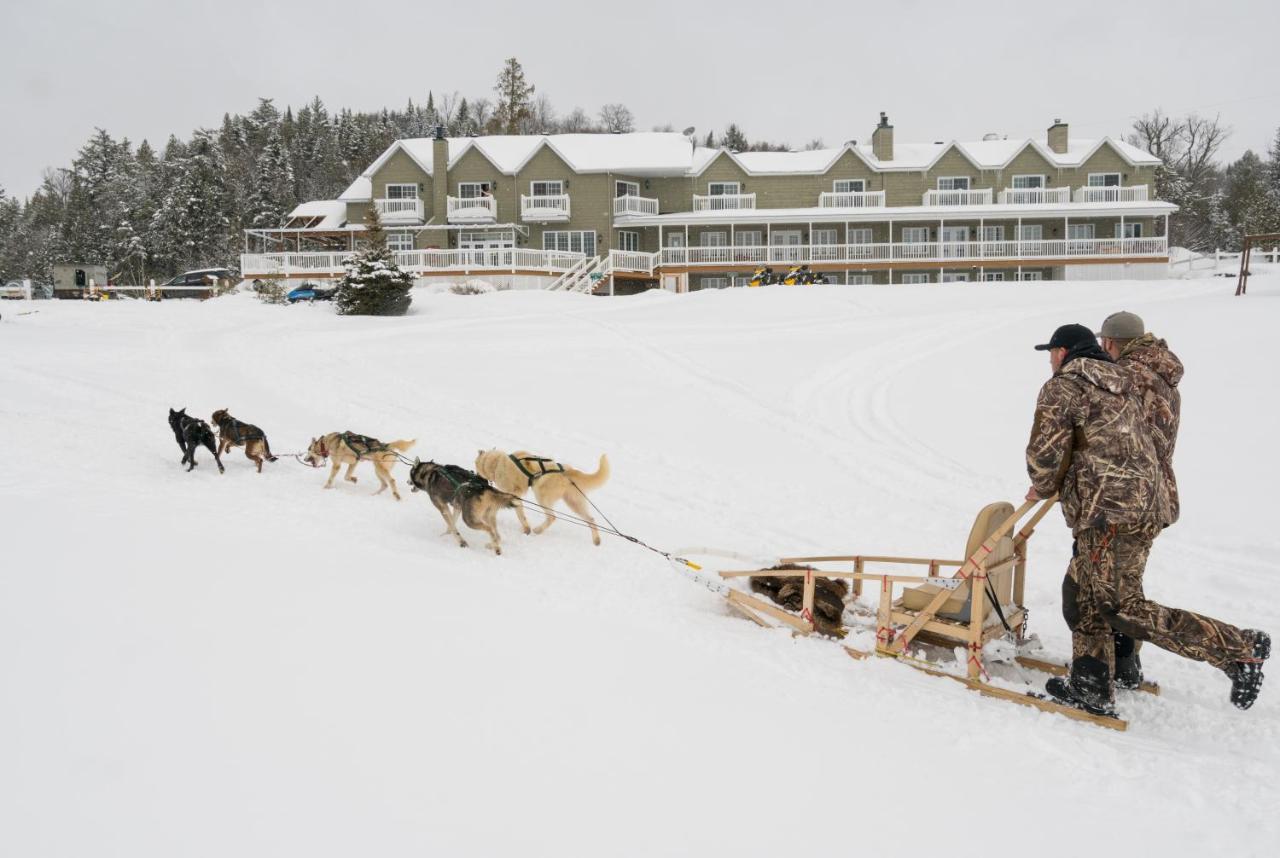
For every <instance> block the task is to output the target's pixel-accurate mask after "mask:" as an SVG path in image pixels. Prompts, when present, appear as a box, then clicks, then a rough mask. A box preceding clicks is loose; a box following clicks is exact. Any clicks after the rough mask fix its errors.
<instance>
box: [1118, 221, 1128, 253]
mask: <svg viewBox="0 0 1280 858" xmlns="http://www.w3.org/2000/svg"><path fill="white" fill-rule="evenodd" d="M1126 238H1128V236H1127V235H1125V234H1124V215H1123V214H1121V215H1120V249H1121V250H1122V251H1123V250H1124V240H1125V239H1126Z"/></svg>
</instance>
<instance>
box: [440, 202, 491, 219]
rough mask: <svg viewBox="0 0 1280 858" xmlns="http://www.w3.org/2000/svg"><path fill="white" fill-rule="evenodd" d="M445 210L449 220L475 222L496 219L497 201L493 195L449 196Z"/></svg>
mask: <svg viewBox="0 0 1280 858" xmlns="http://www.w3.org/2000/svg"><path fill="white" fill-rule="evenodd" d="M446 211H447V213H448V214H447V216H448V218H449V220H450V221H457V222H460V223H477V222H482V221H493V220H497V219H498V201H497V200H496V199H494V198H493V197H449V198H448V199H447V200H446Z"/></svg>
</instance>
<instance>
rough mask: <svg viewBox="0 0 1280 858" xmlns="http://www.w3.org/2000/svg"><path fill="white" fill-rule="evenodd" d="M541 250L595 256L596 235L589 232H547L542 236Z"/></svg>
mask: <svg viewBox="0 0 1280 858" xmlns="http://www.w3.org/2000/svg"><path fill="white" fill-rule="evenodd" d="M542 249H543V250H561V251H569V252H571V253H585V254H586V255H587V256H595V255H596V234H595V233H594V232H592V231H591V230H548V231H547V232H544V233H543V234H542Z"/></svg>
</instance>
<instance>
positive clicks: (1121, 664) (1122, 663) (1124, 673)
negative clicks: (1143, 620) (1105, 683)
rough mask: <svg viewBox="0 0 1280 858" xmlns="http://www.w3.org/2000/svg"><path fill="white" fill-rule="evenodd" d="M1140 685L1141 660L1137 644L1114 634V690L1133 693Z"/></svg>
mask: <svg viewBox="0 0 1280 858" xmlns="http://www.w3.org/2000/svg"><path fill="white" fill-rule="evenodd" d="M1141 685H1142V659H1140V658H1138V647H1137V642H1136V641H1135V640H1134V639H1133V638H1131V637H1128V636H1127V635H1122V634H1119V633H1117V634H1116V688H1123V689H1125V690H1126V691H1134V690H1135V689H1137V688H1139V687H1141Z"/></svg>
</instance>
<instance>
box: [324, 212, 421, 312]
mask: <svg viewBox="0 0 1280 858" xmlns="http://www.w3.org/2000/svg"><path fill="white" fill-rule="evenodd" d="M365 236H366V238H368V241H369V246H368V247H367V248H366V249H365V250H362V251H360V252H359V253H353V254H351V255H350V256H348V257H347V258H346V260H345V261H344V263H343V264H344V267H345V268H346V272H347V273H346V274H345V275H343V278H342V281H341V282H340V283H339V284H338V291H337V292H336V293H335V295H334V299H333V300H334V304H335V305H336V306H337V309H338V312H339V313H340V314H342V315H344V316H403V315H404V314H405V313H406V312H407V311H408V309H409V304H410V302H412V301H413V298H412V297H411V296H410V295H409V290H410V289H412V288H413V275H412V274H409V273H408V272H407V271H404V270H402V269H401V268H400V266H398V265H396V262H395V255H394V254H393V253H392V252H391V251H390V250H388V249H387V237H386V234H385V233H384V232H383V231H382V220H381V218H380V217H379V216H378V210H377V208H372V209H370V210H369V222H368V223H367V224H366V228H365Z"/></svg>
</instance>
